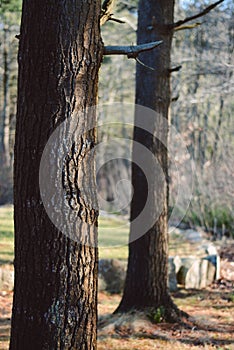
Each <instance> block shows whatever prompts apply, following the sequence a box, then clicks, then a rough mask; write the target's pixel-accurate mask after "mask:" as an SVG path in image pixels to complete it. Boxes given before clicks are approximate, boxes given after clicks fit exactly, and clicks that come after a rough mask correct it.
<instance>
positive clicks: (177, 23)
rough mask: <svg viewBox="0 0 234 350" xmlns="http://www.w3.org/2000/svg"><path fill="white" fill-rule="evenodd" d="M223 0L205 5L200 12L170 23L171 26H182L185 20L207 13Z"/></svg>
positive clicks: (188, 20)
mask: <svg viewBox="0 0 234 350" xmlns="http://www.w3.org/2000/svg"><path fill="white" fill-rule="evenodd" d="M223 1H224V0H219V1H217V2H215V3H214V4H212V5H210V6H208V7H206V8H205V9H204V10H203V11H202V12H199V13H198V14H196V15H194V16H191V17H187V18H185V19H183V20H180V21H178V22H175V23H173V24H172V27H173V28H177V27H180V26H182V25H183V24H185V23H187V22H190V21H192V20H194V19H196V18H199V17H202V16H204V15H206V14H207V13H209V12H210V11H211V10H213V9H214V8H215V7H216V6H218V5H219V4H221V3H222V2H223Z"/></svg>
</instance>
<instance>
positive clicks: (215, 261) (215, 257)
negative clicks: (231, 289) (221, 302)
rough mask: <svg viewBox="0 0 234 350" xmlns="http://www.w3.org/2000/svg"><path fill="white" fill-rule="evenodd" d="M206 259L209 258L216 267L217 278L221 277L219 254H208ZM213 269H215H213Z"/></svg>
mask: <svg viewBox="0 0 234 350" xmlns="http://www.w3.org/2000/svg"><path fill="white" fill-rule="evenodd" d="M204 259H206V260H208V261H209V262H210V263H211V264H212V265H213V266H214V268H215V277H214V278H215V279H216V280H219V279H220V256H219V255H208V256H207V257H205V258H204ZM212 271H213V269H212Z"/></svg>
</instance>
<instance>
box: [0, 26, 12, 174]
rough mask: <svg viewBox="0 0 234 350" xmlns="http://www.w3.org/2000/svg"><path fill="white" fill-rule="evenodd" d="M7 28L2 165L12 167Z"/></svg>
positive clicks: (4, 51) (4, 61)
mask: <svg viewBox="0 0 234 350" xmlns="http://www.w3.org/2000/svg"><path fill="white" fill-rule="evenodd" d="M7 32H8V30H7V28H4V34H3V70H4V72H3V111H2V124H3V125H2V140H1V143H2V145H1V148H2V159H1V167H2V168H9V167H10V101H9V75H10V72H9V64H8V62H9V57H8V49H7Z"/></svg>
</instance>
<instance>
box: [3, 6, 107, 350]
mask: <svg viewBox="0 0 234 350" xmlns="http://www.w3.org/2000/svg"><path fill="white" fill-rule="evenodd" d="M99 18H100V1H99V0H92V1H85V0H74V1H67V2H64V1H62V0H46V1H37V0H30V1H27V0H25V1H24V2H23V16H22V24H21V33H20V47H19V82H18V110H17V125H16V141H15V166H14V182H15V187H14V205H15V288H14V302H13V314H12V331H11V342H10V349H11V350H16V349H17V350H27V349H30V350H31V349H37V350H42V349H48V350H53V349H96V317H97V316H96V308H97V260H98V257H97V248H96V247H95V246H94V247H91V246H86V245H82V244H80V242H79V241H78V242H77V241H75V240H72V239H69V238H68V236H69V232H68V235H64V234H63V233H61V232H60V231H59V230H58V229H57V228H56V227H55V226H54V225H53V224H52V222H51V221H50V219H49V218H48V216H47V214H46V211H45V209H44V206H43V203H42V200H41V196H40V189H39V167H40V160H41V156H42V152H43V149H44V147H45V145H46V143H47V141H48V139H49V136H50V135H51V134H52V133H53V131H54V130H55V129H56V127H57V126H58V125H60V124H61V122H63V121H64V120H66V119H67V120H71V121H74V120H75V121H76V123H77V129H78V132H79V131H80V133H82V136H81V137H80V138H79V139H78V140H76V142H75V144H73V146H72V148H71V149H70V151H69V156H67V157H66V159H65V162H66V164H65V167H66V172H65V173H66V176H65V180H64V181H65V182H66V181H67V182H68V183H69V186H68V188H67V187H66V193H64V196H66V198H67V201H68V202H69V201H70V199H73V200H74V198H75V200H76V203H77V205H76V206H75V209H73V210H74V211H76V214H77V218H79V219H80V222H81V224H80V226H79V227H78V231H79V230H80V231H81V228H82V227H81V226H82V222H83V223H84V224H85V223H89V224H90V225H91V229H90V232H92V235H93V237H90V239H92V240H95V239H96V237H95V235H96V233H97V216H98V211H97V210H93V209H92V208H91V207H90V205H86V204H87V203H85V200H84V198H87V197H88V196H90V193H91V195H93V200H94V202H96V189H95V181H94V164H93V161H90V159H91V158H90V156H89V155H88V153H89V151H90V150H91V149H92V148H93V145H94V143H95V132H93V130H91V131H89V132H87V133H83V132H82V131H84V130H85V129H84V128H86V126H87V125H88V124H89V123H91V124H95V111H93V112H92V113H87V112H88V107H89V106H93V105H95V104H96V97H97V83H98V69H99V66H100V62H101V57H102V51H103V49H102V41H101V38H100V30H99ZM77 116H78V118H77ZM76 118H77V119H76ZM69 128H70V126H69V124H68V126H67V132H68V133H69V131H70V132H72V131H74V130H72V129H71V130H70V129H69ZM58 141H59V140H58ZM65 141H66V140H65ZM61 142H64V141H63V140H61ZM65 143H66V142H65ZM83 146H84V147H83ZM81 149H82V152H83V153H82V167H83V170H84V169H85V171H86V172H85V176H84V177H83V179H82V181H83V183H82V187H78V185H77V183H78V180H77V178H78V171H79V162H78V161H79V157H80V155H81ZM84 149H85V150H86V151H87V152H86V151H85V152H84ZM71 160H72V161H73V160H74V163H75V161H77V163H78V165H76V166H72V164H71ZM49 167H53V165H51V164H48V168H49ZM51 169H52V168H51ZM51 173H53V171H52V170H51ZM48 174H50V170H49V171H48ZM51 176H52V175H51ZM58 180H60V182H61V181H62V179H58ZM76 182H77V183H76ZM65 185H66V184H65ZM74 188H75V189H76V191H75V192H74ZM86 192H87V193H86ZM81 198H82V199H83V200H82V201H81V200H80V199H81ZM69 203H70V202H69ZM51 205H53V199H52V198H51ZM84 213H85V215H84ZM90 232H86V233H87V234H90ZM77 234H78V235H79V232H77Z"/></svg>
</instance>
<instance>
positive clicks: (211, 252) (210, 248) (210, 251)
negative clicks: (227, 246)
mask: <svg viewBox="0 0 234 350" xmlns="http://www.w3.org/2000/svg"><path fill="white" fill-rule="evenodd" d="M206 253H207V254H208V255H218V252H217V249H216V247H215V246H214V245H213V244H210V245H208V246H207V247H206Z"/></svg>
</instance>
